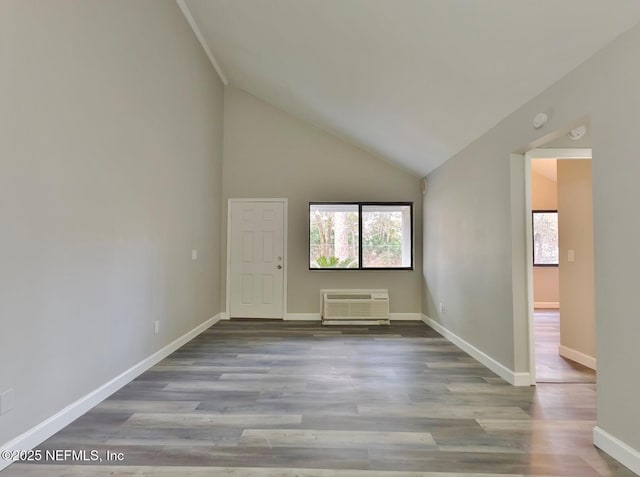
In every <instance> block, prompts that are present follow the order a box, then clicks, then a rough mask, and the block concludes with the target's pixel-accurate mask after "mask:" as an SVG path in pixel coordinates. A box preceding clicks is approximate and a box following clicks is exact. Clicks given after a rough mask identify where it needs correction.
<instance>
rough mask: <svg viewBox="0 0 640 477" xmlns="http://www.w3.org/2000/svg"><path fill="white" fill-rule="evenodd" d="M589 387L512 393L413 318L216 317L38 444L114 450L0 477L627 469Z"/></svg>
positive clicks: (354, 476) (16, 467) (397, 475)
mask: <svg viewBox="0 0 640 477" xmlns="http://www.w3.org/2000/svg"><path fill="white" fill-rule="evenodd" d="M595 397H596V395H595V384H593V383H573V384H555V383H553V384H540V385H538V386H537V387H531V388H515V387H512V386H510V385H509V384H507V383H505V382H504V381H502V380H501V379H500V378H499V377H497V376H496V375H495V374H493V373H492V372H491V371H490V370H488V369H486V368H485V367H483V366H481V365H479V363H477V362H476V361H474V360H473V359H471V358H470V357H469V356H468V355H466V354H465V353H464V352H462V351H460V350H459V349H458V348H456V347H455V346H454V345H452V344H451V343H449V342H448V341H447V340H445V339H444V338H442V337H441V336H440V335H438V334H437V333H436V332H435V331H433V330H432V329H430V328H429V327H427V326H426V325H424V324H422V323H420V322H392V324H391V326H388V327H331V328H323V327H322V326H321V325H320V324H319V323H315V322H278V321H270V320H238V321H236V320H232V321H223V322H220V323H218V324H216V325H215V326H213V327H212V328H210V329H209V330H207V331H206V332H205V333H203V334H202V335H200V336H199V337H197V338H196V339H194V340H193V341H191V342H190V343H188V344H187V345H185V346H184V347H182V348H181V349H180V350H178V351H176V352H175V353H174V354H172V355H171V356H170V357H168V358H167V359H165V360H164V361H162V362H161V363H159V364H158V365H156V366H154V367H153V368H152V369H150V370H149V371H147V372H146V373H144V374H142V375H141V376H140V377H138V378H137V379H136V380H135V381H133V382H131V383H130V384H128V385H127V386H125V387H124V388H122V389H121V390H120V391H118V392H116V393H115V394H114V395H112V396H111V397H110V398H109V399H107V400H105V401H104V402H102V403H101V404H99V405H98V406H96V407H95V408H94V409H92V410H91V411H89V412H88V413H86V414H85V415H84V416H82V417H80V418H79V419H77V420H76V421H75V422H73V423H72V424H70V425H69V426H67V427H66V428H65V429H63V430H62V431H60V432H58V433H57V434H56V435H54V436H53V437H51V438H50V439H49V440H47V441H46V442H44V443H43V444H42V445H41V446H40V447H39V449H40V450H42V451H43V452H45V451H47V450H49V451H52V450H59V449H73V450H76V451H79V450H86V451H92V450H97V451H98V452H99V456H100V457H101V458H103V456H106V452H107V451H109V452H111V453H114V452H116V453H117V452H120V453H122V455H123V456H124V460H123V461H116V462H114V461H107V460H106V459H104V458H103V461H102V462H91V461H85V462H83V461H78V460H71V459H68V460H66V461H58V462H52V461H51V460H46V459H44V460H43V461H42V462H41V463H16V464H13V465H12V466H10V467H9V468H7V469H6V470H5V471H3V472H2V477H5V474H6V477H12V476H15V477H22V476H46V477H76V476H102V475H122V476H137V477H166V476H185V477H190V476H191V477H199V476H205V475H207V476H209V475H224V476H236V477H238V476H240V477H244V476H258V477H259V476H266V477H293V476H298V477H312V476H314V477H330V476H344V477H364V476H371V477H420V476H421V477H435V476H439V477H445V476H446V477H454V476H466V477H471V476H478V475H483V476H485V477H486V476H502V477H506V476H524V475H531V476H581V477H589V476H621V477H622V476H632V475H634V474H633V473H631V472H630V471H629V470H628V469H626V468H624V467H623V466H621V465H620V464H618V463H617V462H616V461H614V460H613V459H611V458H609V457H608V456H606V455H605V454H604V453H602V452H600V451H599V450H597V449H596V448H595V447H593V445H592V444H591V432H592V428H593V426H594V425H595V422H596V411H595V405H596V401H595Z"/></svg>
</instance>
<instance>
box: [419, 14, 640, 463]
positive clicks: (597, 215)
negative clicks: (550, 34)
mask: <svg viewBox="0 0 640 477" xmlns="http://www.w3.org/2000/svg"><path fill="white" fill-rule="evenodd" d="M639 56H640V27H636V28H634V29H632V30H630V31H629V32H627V33H625V34H624V35H622V36H621V37H620V38H619V39H618V40H616V41H615V42H614V43H612V44H611V45H609V46H608V47H606V48H605V49H604V50H602V51H601V52H599V53H598V54H596V55H595V56H594V57H592V58H591V59H590V60H588V61H587V62H585V63H584V64H583V65H581V66H580V67H578V68H577V69H576V70H574V71H573V72H571V73H570V74H569V75H567V76H566V77H565V78H563V79H562V80H560V81H559V82H557V83H556V84H554V85H553V86H552V87H550V88H549V89H547V90H546V91H544V92H543V93H542V94H540V95H539V96H538V97H536V98H534V99H533V100H532V101H530V102H529V103H527V104H525V105H524V106H523V107H522V108H520V109H519V110H518V111H516V112H514V113H513V114H512V115H510V116H509V117H508V118H506V119H505V120H504V121H502V122H501V123H499V124H498V125H496V126H495V127H494V128H493V129H491V130H490V131H489V132H487V133H486V134H485V135H484V136H482V137H480V138H479V139H477V140H476V141H475V142H473V143H472V144H471V145H470V146H469V147H467V148H466V149H464V150H463V151H462V152H460V153H459V154H457V155H456V156H455V157H454V158H452V159H451V160H449V161H447V162H446V163H445V164H443V165H442V166H441V167H440V168H438V169H437V170H436V171H434V172H433V173H432V174H430V175H429V176H428V180H429V188H428V191H427V195H426V197H425V200H424V204H425V206H424V223H425V231H426V232H425V238H424V252H425V256H424V277H425V281H426V286H425V290H424V296H423V300H424V301H423V303H424V305H423V306H424V312H425V313H426V314H427V315H429V316H430V317H431V318H432V319H435V320H436V321H438V322H439V323H441V324H442V325H443V326H445V327H446V328H448V329H449V330H450V331H452V332H454V333H456V334H457V335H459V336H460V337H462V338H463V339H465V340H467V341H468V342H469V343H471V344H472V345H474V346H476V347H477V348H479V349H481V350H482V351H484V352H485V353H487V354H488V355H489V356H491V357H492V358H494V359H496V360H498V361H499V362H500V363H502V364H503V365H504V366H507V367H508V368H510V369H512V370H515V371H527V370H528V367H529V363H528V349H527V339H526V332H527V327H526V315H527V314H526V300H525V299H524V298H523V297H526V287H525V286H520V285H518V286H515V287H513V288H512V283H513V278H514V277H515V275H513V276H512V270H516V271H520V272H522V273H524V272H523V271H524V270H525V269H526V267H525V266H524V263H525V260H526V256H525V253H524V252H523V251H524V250H525V247H524V241H525V233H524V227H525V220H529V218H528V217H525V214H524V207H521V204H518V203H517V202H518V201H519V200H521V199H519V198H520V197H522V195H523V194H524V181H523V180H522V175H523V169H524V167H523V166H522V164H521V159H518V160H515V161H514V162H512V161H511V159H510V153H513V152H521V153H523V152H524V151H527V150H529V149H532V148H534V147H537V146H539V145H540V144H542V143H544V142H546V141H547V140H548V139H549V137H546V136H548V135H549V134H550V133H551V132H552V131H554V130H558V129H561V128H569V127H570V126H571V125H573V124H577V123H578V121H579V120H584V117H585V116H587V115H589V116H590V118H591V125H592V129H593V131H592V134H593V135H592V145H593V164H592V167H593V182H594V196H593V197H594V227H595V237H594V239H595V240H594V242H595V258H596V260H595V303H596V328H597V336H598V340H597V356H598V426H599V427H600V428H601V429H602V430H604V431H605V432H606V433H608V434H609V435H611V436H613V437H614V438H617V439H619V440H620V441H622V442H623V443H626V444H627V445H629V446H630V447H631V448H632V449H635V450H636V452H637V450H638V449H640V433H638V423H640V407H638V406H637V404H636V402H635V401H636V399H634V397H635V396H637V395H640V381H639V380H638V379H636V378H635V376H637V374H638V372H637V363H638V360H639V359H640V356H639V354H638V346H637V340H638V336H640V320H638V319H637V316H638V301H637V294H638V291H637V283H638V280H637V270H638V269H639V268H640V250H639V249H638V247H637V237H638V236H639V235H640V218H639V216H638V213H637V204H638V203H640V188H638V185H637V184H638V177H640V161H639V160H638V130H639V129H640V119H639V118H640V116H638V111H640V88H639V87H638V85H639V84H640V63H639V62H638V61H637V58H638V57H639ZM541 111H545V112H547V113H548V114H549V115H550V120H549V123H548V124H547V125H546V126H545V127H544V128H543V129H542V130H539V131H536V130H534V129H533V127H532V126H531V122H532V119H533V117H534V116H535V114H536V113H538V112H541ZM512 168H513V170H514V174H513V175H512V176H511V174H510V172H511V170H512ZM512 201H513V203H514V212H513V219H512V213H511V210H510V204H511V203H512ZM520 211H521V212H520ZM512 227H513V228H512ZM512 234H513V243H512ZM512 250H514V251H515V259H513V260H512ZM518 283H519V284H522V283H523V280H522V277H520V280H518ZM441 301H442V302H445V303H446V304H447V313H446V314H440V313H438V311H437V304H438V303H439V302H441ZM514 304H515V305H516V306H515V307H514ZM611 442H613V441H611ZM618 448H620V446H618Z"/></svg>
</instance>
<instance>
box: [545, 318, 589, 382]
mask: <svg viewBox="0 0 640 477" xmlns="http://www.w3.org/2000/svg"><path fill="white" fill-rule="evenodd" d="M534 320H535V333H536V337H535V338H536V380H537V382H539V383H554V382H555V383H595V382H596V372H595V371H594V370H593V369H589V368H587V367H586V366H583V365H581V364H580V363H576V362H575V361H571V360H570V359H567V358H564V357H562V356H560V353H559V351H558V348H559V346H560V311H558V310H535V313H534Z"/></svg>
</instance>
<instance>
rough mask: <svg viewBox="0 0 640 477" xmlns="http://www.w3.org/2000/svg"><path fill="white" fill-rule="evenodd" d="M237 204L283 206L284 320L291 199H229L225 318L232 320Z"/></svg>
mask: <svg viewBox="0 0 640 477" xmlns="http://www.w3.org/2000/svg"><path fill="white" fill-rule="evenodd" d="M236 202H280V203H281V204H282V206H283V213H282V228H283V231H282V241H283V244H282V245H283V248H284V250H283V255H282V266H283V267H284V274H283V275H284V276H283V282H282V319H283V320H284V319H285V317H286V316H287V275H288V274H289V260H288V255H287V252H288V247H287V236H288V232H289V223H288V211H289V199H286V198H272V199H269V198H255V199H228V201H227V278H226V286H225V288H226V304H225V317H226V319H230V318H231V204H233V203H236Z"/></svg>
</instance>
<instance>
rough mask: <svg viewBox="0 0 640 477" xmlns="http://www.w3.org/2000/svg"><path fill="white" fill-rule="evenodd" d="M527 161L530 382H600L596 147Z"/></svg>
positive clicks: (534, 154) (538, 152)
mask: <svg viewBox="0 0 640 477" xmlns="http://www.w3.org/2000/svg"><path fill="white" fill-rule="evenodd" d="M525 161H526V164H525V170H526V176H527V178H526V190H527V198H526V199H527V200H526V202H527V207H526V211H527V217H528V218H529V219H528V222H527V226H528V227H527V228H528V230H527V253H528V255H529V257H528V277H529V283H531V287H530V294H529V302H530V303H529V305H528V309H529V350H530V374H531V382H532V384H535V383H595V382H596V372H595V369H596V357H595V311H594V304H593V286H594V285H593V210H592V188H593V187H592V181H591V149H590V148H582V149H576V148H541V149H534V150H531V151H529V152H528V153H527V154H526V155H525Z"/></svg>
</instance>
